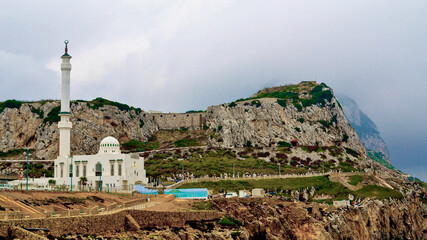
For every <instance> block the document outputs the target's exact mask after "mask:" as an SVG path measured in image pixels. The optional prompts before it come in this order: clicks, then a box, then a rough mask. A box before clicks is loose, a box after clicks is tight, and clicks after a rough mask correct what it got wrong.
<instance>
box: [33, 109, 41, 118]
mask: <svg viewBox="0 0 427 240" xmlns="http://www.w3.org/2000/svg"><path fill="white" fill-rule="evenodd" d="M31 112H32V113H35V114H37V115H39V116H38V118H43V116H44V112H43V111H42V110H40V108H31Z"/></svg>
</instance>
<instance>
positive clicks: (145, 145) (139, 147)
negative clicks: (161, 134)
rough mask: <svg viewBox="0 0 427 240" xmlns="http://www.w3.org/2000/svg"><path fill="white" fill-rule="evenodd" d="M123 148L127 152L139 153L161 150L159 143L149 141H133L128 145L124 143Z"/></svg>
mask: <svg viewBox="0 0 427 240" xmlns="http://www.w3.org/2000/svg"><path fill="white" fill-rule="evenodd" d="M122 146H123V147H124V148H125V149H126V150H133V151H137V152H142V151H147V150H154V149H157V148H159V142H157V141H148V142H141V141H138V140H135V139H132V140H130V141H128V142H126V143H123V144H122Z"/></svg>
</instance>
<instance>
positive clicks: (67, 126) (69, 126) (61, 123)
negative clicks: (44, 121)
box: [58, 122, 73, 129]
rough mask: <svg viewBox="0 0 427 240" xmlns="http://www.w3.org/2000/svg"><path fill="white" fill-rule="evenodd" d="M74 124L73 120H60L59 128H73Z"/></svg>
mask: <svg viewBox="0 0 427 240" xmlns="http://www.w3.org/2000/svg"><path fill="white" fill-rule="evenodd" d="M72 127H73V124H72V123H71V122H58V128H69V129H71V128H72Z"/></svg>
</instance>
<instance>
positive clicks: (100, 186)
mask: <svg viewBox="0 0 427 240" xmlns="http://www.w3.org/2000/svg"><path fill="white" fill-rule="evenodd" d="M98 164H99V192H101V191H102V180H101V176H102V164H101V163H100V162H98Z"/></svg>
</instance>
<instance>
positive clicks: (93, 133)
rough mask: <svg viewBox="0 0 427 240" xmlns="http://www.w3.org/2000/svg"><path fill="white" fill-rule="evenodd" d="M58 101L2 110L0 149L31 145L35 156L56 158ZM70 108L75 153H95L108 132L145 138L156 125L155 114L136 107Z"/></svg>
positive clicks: (88, 105) (81, 104)
mask: <svg viewBox="0 0 427 240" xmlns="http://www.w3.org/2000/svg"><path fill="white" fill-rule="evenodd" d="M59 104H60V102H59V101H43V102H33V103H22V105H21V106H20V107H19V108H5V109H4V110H3V112H1V113H0V143H1V145H0V151H3V152H5V151H7V150H10V149H20V148H24V147H28V148H30V149H35V151H34V152H35V156H32V158H35V159H54V158H56V156H57V154H58V139H59V131H58V124H57V120H55V117H56V116H55V113H54V112H55V109H58V108H56V107H58V106H59ZM52 112H53V114H50V113H52ZM71 112H72V118H71V121H72V123H73V129H72V130H71V153H72V154H94V153H96V152H97V151H98V145H99V142H100V141H101V140H102V138H104V137H106V136H113V137H116V138H118V139H120V140H122V141H128V140H129V139H138V140H141V141H146V140H147V139H148V137H150V136H151V135H152V133H153V132H154V131H155V130H156V129H157V128H156V125H155V124H154V123H153V119H152V118H150V117H149V116H146V115H144V112H142V111H138V110H136V109H129V110H120V109H119V108H118V107H116V106H111V105H103V106H101V105H98V106H93V105H91V103H87V102H72V103H71Z"/></svg>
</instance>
